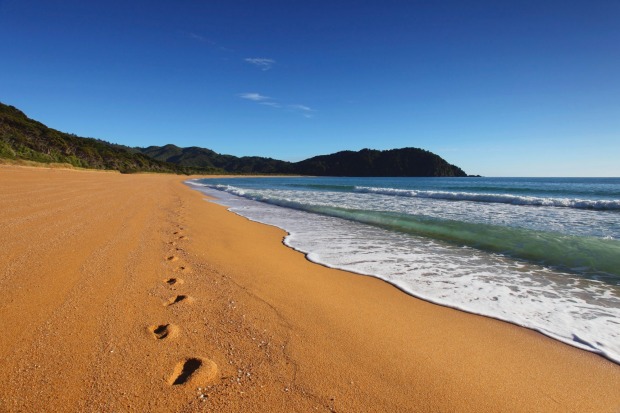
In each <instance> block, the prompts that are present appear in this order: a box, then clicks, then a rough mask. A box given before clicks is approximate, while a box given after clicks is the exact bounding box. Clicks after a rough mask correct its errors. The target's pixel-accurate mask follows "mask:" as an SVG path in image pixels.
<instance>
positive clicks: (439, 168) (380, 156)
mask: <svg viewBox="0 0 620 413" xmlns="http://www.w3.org/2000/svg"><path fill="white" fill-rule="evenodd" d="M295 171H296V173H298V174H301V175H318V176H467V174H466V173H465V172H464V171H463V170H462V169H461V168H459V167H457V166H454V165H451V164H449V163H448V162H446V161H445V160H444V159H443V158H441V157H439V156H438V155H435V154H434V153H432V152H429V151H425V150H423V149H418V148H403V149H391V150H388V151H377V150H373V149H362V150H361V151H359V152H352V151H343V152H338V153H334V154H331V155H322V156H315V157H314V158H310V159H306V160H305V161H301V162H298V163H296V164H295Z"/></svg>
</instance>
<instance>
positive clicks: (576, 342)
mask: <svg viewBox="0 0 620 413" xmlns="http://www.w3.org/2000/svg"><path fill="white" fill-rule="evenodd" d="M256 178H260V177H258V176H257V177H256ZM205 179H209V178H205ZM192 181H194V180H193V179H188V180H186V181H185V182H184V183H185V184H186V185H188V187H189V188H190V189H193V190H196V191H198V192H201V193H203V194H204V195H205V196H207V197H213V198H215V201H214V202H215V203H216V204H219V205H222V206H224V207H225V208H226V209H227V210H229V211H230V212H232V213H233V214H236V215H238V216H240V217H242V218H244V219H247V220H248V221H251V222H256V223H259V224H263V225H267V226H272V227H275V228H278V229H281V230H282V231H284V232H285V233H286V236H285V237H284V239H283V241H282V244H283V245H284V246H286V247H287V248H290V249H292V250H294V251H296V252H298V253H300V254H303V255H304V257H305V258H306V259H307V260H308V261H309V262H311V263H313V264H316V265H320V266H323V267H325V268H331V269H336V270H341V271H346V272H350V273H353V274H357V275H360V276H366V277H373V278H376V279H378V280H381V281H383V282H385V283H387V284H389V285H390V286H392V287H394V288H396V289H398V290H399V291H401V292H402V293H404V294H407V295H408V296H411V297H413V298H416V299H419V300H423V301H426V302H428V303H432V304H436V305H439V306H442V307H446V308H450V309H453V310H457V311H462V312H464V313H468V314H472V315H477V316H481V317H486V318H490V319H493V320H497V321H501V322H505V323H508V324H511V325H514V326H517V327H521V328H525V329H528V330H530V331H533V332H536V333H539V334H542V335H544V336H546V337H548V338H551V339H553V340H556V341H558V342H560V343H563V344H566V345H569V346H571V347H575V348H577V349H580V350H584V351H587V352H590V353H593V354H596V355H597V356H600V357H603V358H604V359H606V360H608V361H611V362H612V363H615V364H616V365H620V358H618V355H617V353H613V352H609V353H608V352H606V351H605V350H604V349H599V348H596V347H594V346H591V345H589V344H588V342H586V341H583V340H582V341H580V339H579V338H578V336H577V335H574V336H573V337H576V338H575V339H573V340H571V339H570V338H568V337H567V336H562V335H560V334H557V333H555V332H553V331H550V330H548V329H545V328H544V326H536V325H535V324H536V323H530V324H528V323H525V322H524V323H519V321H516V320H515V319H514V318H512V319H511V318H509V317H507V316H506V315H505V314H504V315H502V314H493V313H489V312H483V311H476V310H475V309H468V308H467V307H466V306H463V305H460V304H458V303H456V304H455V303H453V302H447V301H445V300H444V301H441V300H438V299H434V298H433V297H432V296H428V295H425V294H424V293H422V292H416V291H415V290H414V289H413V288H412V287H411V286H407V285H402V284H401V283H399V282H398V280H390V279H389V277H385V274H383V275H382V274H381V273H380V272H379V273H372V272H364V271H358V270H356V269H354V268H347V267H346V266H338V265H335V264H330V263H329V262H326V261H324V260H323V261H321V260H320V259H319V260H314V259H312V258H311V257H310V256H309V255H310V254H312V253H316V250H305V249H303V248H301V247H297V246H295V245H293V243H291V242H290V237H291V236H292V235H293V234H292V233H291V232H290V231H289V230H288V229H287V228H285V227H284V226H282V224H279V223H277V221H276V223H273V222H264V221H261V220H259V219H254V218H252V217H250V216H246V215H244V214H243V212H242V211H240V212H237V211H235V210H234V205H236V204H234V202H233V207H230V206H229V205H226V202H227V201H226V200H227V199H228V198H226V196H230V194H231V193H230V192H224V193H223V195H224V194H226V196H225V197H224V198H223V199H222V200H221V202H220V201H218V199H219V198H218V192H219V191H218V190H215V189H213V188H208V187H207V188H203V186H200V184H198V185H197V184H195V183H192ZM205 190H207V191H209V192H203V191H205ZM232 195H233V196H238V195H237V194H236V193H235V192H232ZM241 198H243V197H241ZM251 202H254V201H251ZM275 205H276V206H277V207H280V206H279V205H278V204H277V203H276V204H275ZM281 208H286V207H281ZM242 210H243V209H242ZM301 211H304V210H303V209H302V210H301ZM266 221H270V219H266ZM285 222H286V221H285ZM614 356H615V357H614Z"/></svg>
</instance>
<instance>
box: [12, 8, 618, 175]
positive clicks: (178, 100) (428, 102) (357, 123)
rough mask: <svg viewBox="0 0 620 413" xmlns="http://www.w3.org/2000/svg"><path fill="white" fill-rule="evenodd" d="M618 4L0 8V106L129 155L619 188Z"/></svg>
mask: <svg viewBox="0 0 620 413" xmlns="http://www.w3.org/2000/svg"><path fill="white" fill-rule="evenodd" d="M619 22H620V2H619V1H617V0H616V1H570V0H569V1H562V2H559V1H542V0H538V1H415V0H411V1H390V0H385V1H360V0H358V1H336V2H335V1H295V0H288V1H284V0H283V1H272V0H268V1H256V0H254V1H237V0H205V1H187V0H180V1H165V2H164V1H159V0H150V1H146V0H136V1H131V0H126V1H116V0H109V1H106V2H96V1H92V2H91V1H85V0H79V1H78V0H62V1H61V0H45V1H43V0H0V38H1V39H3V40H2V42H0V59H1V60H0V101H2V102H3V103H7V104H11V105H14V106H16V107H18V108H20V109H21V110H23V111H24V112H26V114H27V115H29V116H30V117H32V118H34V119H37V120H39V121H41V122H43V123H45V124H47V125H48V126H50V127H53V128H55V129H59V130H62V131H64V132H71V133H75V134H77V135H80V136H91V137H96V138H100V139H104V140H108V141H111V142H115V143H122V144H125V145H131V146H147V145H164V144H166V143H174V144H176V145H179V146H201V147H207V148H210V149H213V150H215V151H217V152H220V153H227V154H233V155H238V156H242V155H260V156H269V157H273V158H278V159H284V160H291V161H296V160H301V159H305V158H307V157H310V156H314V155H320V154H326V153H332V152H335V151H338V150H344V149H351V150H359V149H362V148H366V147H368V148H375V149H391V148H399V147H407V146H413V147H420V148H424V149H427V150H430V151H432V152H435V153H437V154H439V155H440V156H442V157H444V158H445V159H446V160H448V161H449V162H451V163H454V164H456V165H458V166H460V167H462V168H463V169H464V170H465V171H466V172H468V173H471V174H482V175H486V176H620V161H618V159H619V158H620V23H619Z"/></svg>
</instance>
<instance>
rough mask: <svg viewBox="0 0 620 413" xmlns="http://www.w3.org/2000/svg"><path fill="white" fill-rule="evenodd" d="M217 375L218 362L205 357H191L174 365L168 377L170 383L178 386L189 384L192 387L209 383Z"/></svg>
mask: <svg viewBox="0 0 620 413" xmlns="http://www.w3.org/2000/svg"><path fill="white" fill-rule="evenodd" d="M216 377H217V364H215V363H214V362H213V361H212V360H209V359H207V358H203V357H189V358H186V359H184V360H181V361H180V362H178V363H177V365H176V366H174V371H173V372H172V375H171V376H170V378H169V379H168V384H169V385H171V386H177V385H179V384H189V383H191V385H192V387H194V386H202V385H206V384H209V383H211V382H213V381H214V380H215V378H216Z"/></svg>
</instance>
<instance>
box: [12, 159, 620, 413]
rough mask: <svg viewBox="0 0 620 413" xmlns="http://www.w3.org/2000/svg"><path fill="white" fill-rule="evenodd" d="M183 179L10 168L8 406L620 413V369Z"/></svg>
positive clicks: (20, 409)
mask: <svg viewBox="0 0 620 413" xmlns="http://www.w3.org/2000/svg"><path fill="white" fill-rule="evenodd" d="M185 179H187V177H182V176H175V175H156V174H135V175H121V174H118V173H112V172H94V171H93V172H91V171H74V170H63V169H49V168H26V167H15V166H0V212H1V214H0V230H1V231H2V237H1V238H0V246H1V251H2V252H1V253H0V261H1V262H2V268H1V270H0V288H1V291H2V292H3V294H2V295H3V300H2V302H0V320H2V322H3V334H2V335H1V336H0V337H1V338H0V360H1V363H2V374H1V375H0V411H2V412H4V411H6V412H29V411H42V412H73V411H85V412H89V411H93V412H94V411H123V412H143V411H152V412H160V411H161V412H168V411H180V412H193V411H214V412H246V411H257V412H258V411H270V412H279V411H281V412H290V411H297V412H306V411H328V412H329V411H336V412H382V411H386V412H387V411H395V412H399V411H402V412H408V411H416V412H418V411H419V412H498V411H502V412H567V411H575V412H618V411H619V410H620V392H618V389H619V388H620V366H618V365H617V364H614V363H612V362H611V361H609V360H606V359H604V358H602V357H600V356H598V355H596V354H592V353H589V352H586V351H583V350H579V349H576V348H574V347H570V346H568V345H565V344H563V343H560V342H558V341H555V340H552V339H550V338H548V337H545V336H543V335H541V334H539V333H536V332H534V331H531V330H527V329H524V328H520V327H517V326H514V325H512V324H508V323H505V322H501V321H497V320H494V319H491V318H486V317H481V316H476V315H472V314H468V313H464V312H461V311H458V310H454V309H449V308H446V307H442V306H438V305H435V304H432V303H429V302H426V301H423V300H419V299H416V298H414V297H411V296H410V295H407V294H405V293H404V292H402V291H400V290H399V289H397V288H395V287H394V286H392V285H390V284H388V283H386V282H384V281H381V280H379V279H376V278H372V277H366V276H361V275H357V274H353V273H348V272H345V271H339V270H334V269H329V268H326V267H323V266H320V265H317V264H314V263H311V262H309V261H308V260H307V259H306V258H305V257H304V255H303V254H301V253H299V252H296V251H294V250H292V249H290V248H288V247H286V246H284V245H283V243H282V240H283V238H284V236H285V235H286V234H285V232H284V231H282V230H280V229H278V228H274V227H270V226H266V225H263V224H259V223H255V222H251V221H249V220H247V219H245V218H243V217H240V216H237V215H235V214H233V213H231V212H229V211H227V210H226V209H225V208H224V207H222V206H220V205H216V204H213V203H210V202H206V201H205V197H204V195H203V194H201V193H199V192H197V191H194V190H191V189H190V188H188V187H187V185H185V184H184V183H183V181H184V180H185Z"/></svg>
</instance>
